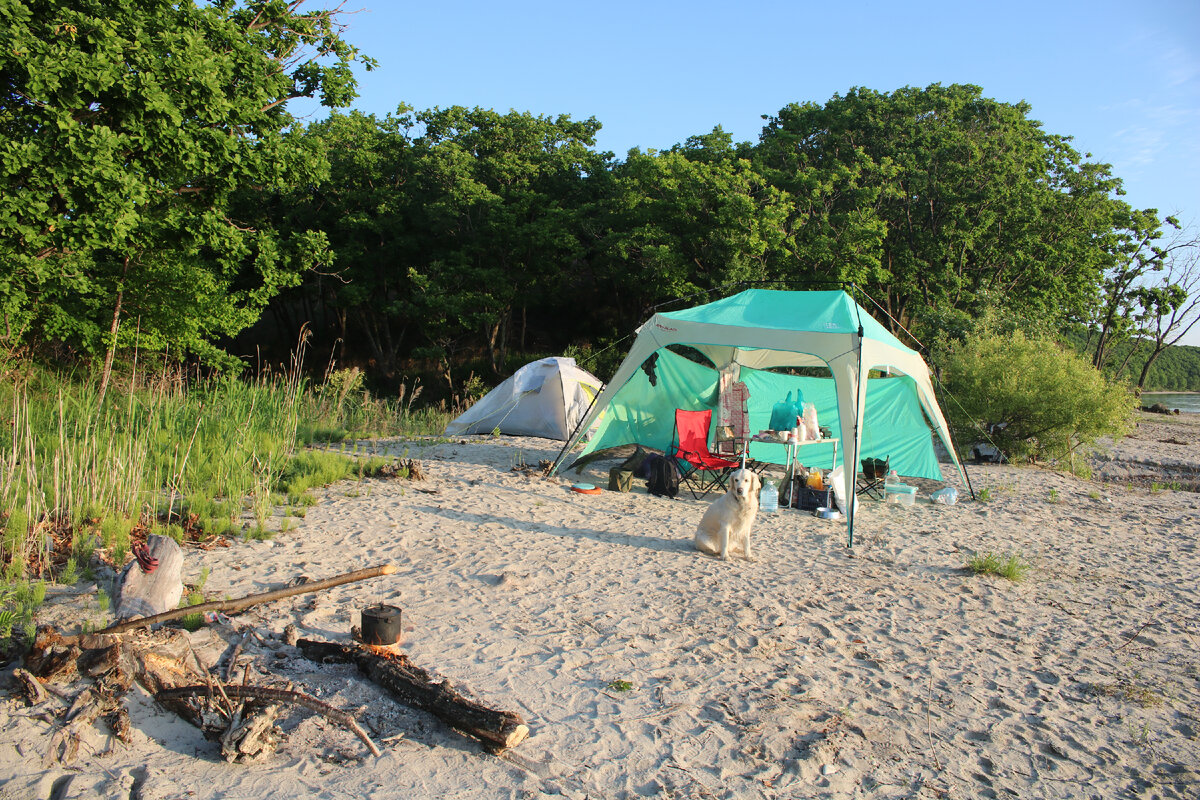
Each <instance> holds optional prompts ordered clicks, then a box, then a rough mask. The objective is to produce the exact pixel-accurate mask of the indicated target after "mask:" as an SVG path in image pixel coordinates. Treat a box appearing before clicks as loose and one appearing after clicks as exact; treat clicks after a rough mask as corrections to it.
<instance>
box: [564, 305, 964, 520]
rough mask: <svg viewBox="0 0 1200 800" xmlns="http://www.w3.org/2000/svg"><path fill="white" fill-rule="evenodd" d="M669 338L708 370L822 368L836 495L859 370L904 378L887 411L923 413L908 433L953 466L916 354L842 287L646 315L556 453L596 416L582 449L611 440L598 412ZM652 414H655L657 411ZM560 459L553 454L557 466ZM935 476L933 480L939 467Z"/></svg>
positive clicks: (700, 400)
mask: <svg viewBox="0 0 1200 800" xmlns="http://www.w3.org/2000/svg"><path fill="white" fill-rule="evenodd" d="M669 345H688V346H690V347H693V348H695V349H696V350H698V351H699V352H701V353H703V354H704V355H705V356H706V357H707V358H708V359H710V360H711V361H712V363H713V365H714V366H715V367H716V368H717V369H721V368H724V367H727V366H728V365H730V364H738V365H741V366H744V367H749V368H751V369H754V370H766V369H770V368H780V367H828V368H829V370H830V372H831V373H832V382H833V385H834V388H835V395H836V412H837V413H836V417H837V419H838V429H837V434H836V435H837V437H838V438H840V439H841V441H842V443H843V444H842V447H841V448H840V449H839V451H838V455H839V456H840V457H841V458H840V461H841V464H842V466H843V473H842V481H843V486H842V487H841V488H842V489H843V491H844V493H843V496H844V497H852V496H853V495H854V483H855V476H856V474H857V472H858V463H859V460H860V457H861V455H860V454H861V453H862V436H863V429H864V412H865V410H866V408H867V404H868V399H869V396H868V390H867V389H868V381H867V376H868V374H869V373H870V371H871V370H872V369H875V370H885V371H887V372H889V373H898V374H900V375H902V376H905V379H906V380H904V381H903V382H902V383H899V384H892V385H893V386H899V385H903V386H904V387H905V392H907V394H908V396H909V397H911V399H912V402H911V403H909V404H907V405H906V406H905V408H904V409H900V407H899V406H897V407H896V410H895V412H894V413H897V414H903V415H904V417H903V419H904V420H905V421H906V423H907V421H911V419H912V418H913V417H914V416H915V417H917V418H919V417H920V416H922V415H923V416H924V417H925V418H926V420H927V421H928V426H929V427H925V425H924V421H922V425H921V430H922V431H923V433H920V434H911V435H914V436H918V435H923V436H925V437H926V438H928V435H929V429H930V428H932V429H933V431H934V432H935V433H936V434H937V436H938V437H939V438H940V440H941V441H942V444H943V445H944V447H945V449H946V451H947V452H948V453H950V456H951V458H952V459H953V460H954V463H955V465H956V466H958V467H959V469H960V471H961V465H959V464H958V460H957V457H956V456H955V455H954V448H953V445H952V443H951V440H950V433H949V429H948V428H947V425H946V421H945V418H944V417H943V416H942V412H941V409H940V408H939V407H938V404H937V400H936V397H935V395H934V391H933V386H932V384H931V382H930V377H929V369H928V367H927V366H926V365H925V362H924V360H923V359H922V358H921V356H920V354H918V353H917V352H916V351H914V350H912V349H911V348H909V347H906V346H905V345H903V344H902V343H901V342H900V341H899V340H898V339H897V338H896V337H895V336H894V335H892V334H891V333H890V332H889V331H888V330H887V329H886V328H884V327H883V326H882V325H881V324H880V323H879V322H878V321H877V320H875V319H874V318H873V317H872V316H871V315H870V314H868V313H867V312H866V311H865V310H864V309H863V308H862V307H861V306H859V305H858V303H856V302H855V301H854V299H853V298H851V297H850V296H849V295H848V294H846V293H845V292H842V291H827V292H795V291H776V290H768V289H748V290H746V291H743V292H740V293H738V294H735V295H732V296H731V297H727V298H724V299H721V300H716V301H714V302H711V303H706V304H704V305H700V306H696V307H694V308H687V309H683V310H680V311H672V312H665V313H659V314H655V315H654V316H652V317H651V318H650V319H649V320H647V321H646V322H645V323H644V324H643V325H642V326H641V327H640V328H639V329H638V336H637V339H636V340H635V341H634V343H633V346H632V347H631V348H630V351H629V355H628V356H627V357H626V359H625V361H624V362H622V364H621V366H620V367H619V368H618V369H617V373H616V375H614V376H613V379H612V380H611V381H609V383H608V385H607V386H606V387H605V389H604V391H603V392H601V393H600V396H599V397H598V398H597V400H596V403H595V404H594V405H593V407H592V409H591V411H590V412H589V413H588V415H587V417H586V418H585V419H584V421H583V423H582V424H581V426H580V428H579V429H578V430H577V431H576V432H575V434H574V435H573V436H572V437H571V438H570V439H568V441H567V447H566V448H565V449H564V454H565V453H566V452H567V451H568V450H569V449H570V447H571V446H573V445H574V444H576V443H577V442H578V441H579V439H580V438H582V432H583V431H586V430H587V429H588V428H589V427H590V426H592V425H593V424H594V423H595V422H597V420H599V422H600V428H599V430H598V433H597V436H596V437H595V438H593V440H592V443H591V444H590V445H589V446H588V448H587V449H586V450H585V451H584V454H586V453H587V452H590V451H592V450H594V449H599V448H600V447H602V446H609V443H610V442H612V438H611V437H609V436H607V435H606V434H607V433H608V431H609V430H611V429H612V427H613V423H611V422H609V421H608V419H607V417H606V416H604V415H612V416H614V417H616V416H618V415H619V414H621V413H622V412H621V411H620V410H615V411H610V409H611V408H612V404H613V401H614V399H615V398H616V396H617V394H618V392H621V391H623V387H625V386H626V385H627V384H629V383H630V381H631V380H633V379H634V378H635V377H636V376H637V374H638V373H639V372H641V369H640V368H641V367H642V365H643V364H644V363H645V362H646V360H647V359H648V358H650V357H651V356H652V355H654V354H655V353H658V352H660V351H662V350H663V349H664V348H666V347H668V346H669ZM777 399H780V398H771V401H772V402H774V401H775V400H777ZM870 400H871V403H872V405H875V404H877V403H879V402H880V400H879V398H878V397H876V396H875V395H874V393H871V396H870ZM668 402H670V403H675V404H676V407H679V408H697V407H706V406H705V404H706V403H708V402H710V401H709V400H708V399H706V398H704V397H703V396H701V397H697V396H696V395H695V390H694V389H693V390H692V391H687V390H674V394H673V396H671V397H670V399H669V400H668ZM624 407H625V408H626V409H628V408H629V407H630V406H629V405H625V406H624ZM644 411H645V409H642V411H641V412H639V413H641V414H642V416H643V417H644V418H643V419H642V420H641V422H639V425H638V426H635V427H638V428H639V429H640V426H641V425H645V424H647V423H648V422H649V420H648V419H646V418H645V417H646V416H648V415H646V414H645V413H642V412H644ZM652 416H654V418H655V420H657V419H658V414H657V413H653V414H652ZM869 418H870V417H867V419H869ZM897 419H900V417H897ZM650 424H653V423H650ZM629 430H631V431H632V430H634V427H630V428H629ZM634 441H636V440H634ZM561 460H562V457H560V459H559V461H560V463H561ZM555 467H556V468H557V467H558V464H556V465H555ZM910 474H912V473H910ZM938 477H941V475H940V470H938ZM849 505H850V508H848V509H847V514H846V518H847V526H848V528H849V530H850V534H851V543H853V530H854V513H855V508H854V507H855V504H853V503H851V504H849Z"/></svg>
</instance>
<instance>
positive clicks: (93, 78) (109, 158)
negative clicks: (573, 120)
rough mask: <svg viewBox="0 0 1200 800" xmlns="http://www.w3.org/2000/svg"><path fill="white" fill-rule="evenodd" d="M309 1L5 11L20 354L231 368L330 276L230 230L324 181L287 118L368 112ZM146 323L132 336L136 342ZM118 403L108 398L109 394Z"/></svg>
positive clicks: (286, 244)
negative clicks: (127, 356)
mask: <svg viewBox="0 0 1200 800" xmlns="http://www.w3.org/2000/svg"><path fill="white" fill-rule="evenodd" d="M299 6H300V2H282V0H249V2H245V3H236V2H233V0H216V1H215V2H210V3H203V4H199V5H198V4H196V3H194V2H191V1H190V0H181V1H180V2H168V1H167V0H135V1H134V2H126V1H125V0H54V1H53V2H51V1H50V0H26V2H19V1H18V0H10V1H9V2H6V3H4V4H3V5H2V6H0V186H2V187H3V191H0V262H2V263H3V267H2V269H3V273H2V277H0V312H2V313H3V314H4V323H5V326H6V327H5V330H4V333H5V335H8V336H13V335H16V334H18V333H19V332H21V331H30V332H32V333H33V334H34V335H38V336H43V337H50V338H60V339H62V340H65V341H66V342H68V343H69V344H71V345H73V346H76V347H78V348H81V349H82V350H84V351H85V352H90V353H95V352H99V351H100V350H104V351H106V359H105V368H104V373H103V378H102V385H106V383H107V379H108V372H109V368H110V366H111V363H112V357H113V353H114V351H115V350H116V349H117V348H118V347H120V346H122V345H127V344H129V343H131V342H133V341H134V339H135V337H136V338H138V339H139V340H140V342H141V343H142V344H143V345H144V346H148V347H168V346H169V347H171V348H173V349H176V350H185V351H192V352H197V353H200V354H204V355H209V356H216V355H217V353H216V351H215V349H214V348H213V347H212V346H211V342H212V340H213V339H214V338H216V337H218V336H223V335H228V334H231V333H233V332H236V331H238V330H240V329H242V328H244V327H246V326H247V325H248V324H250V323H251V322H253V321H254V320H255V319H256V318H257V316H258V315H259V313H260V311H261V309H262V308H263V306H264V304H265V303H266V302H267V300H268V299H269V298H270V297H271V296H272V295H273V294H274V293H275V292H276V291H277V290H278V289H279V288H280V287H281V286H285V285H288V284H289V283H292V282H294V281H295V280H296V275H297V271H298V269H299V267H300V266H301V265H303V264H310V263H313V262H315V261H316V260H318V259H319V258H320V257H321V254H322V253H323V250H324V241H323V237H322V236H321V235H319V234H314V233H306V232H302V233H298V234H297V235H294V236H292V237H290V239H288V240H284V239H282V238H281V237H279V236H277V235H276V234H275V233H273V232H272V231H269V230H263V229H257V228H255V227H254V225H253V224H251V223H250V222H249V221H247V220H238V219H234V218H231V216H230V206H231V202H232V198H233V196H234V194H235V193H236V192H238V191H239V190H243V189H245V188H247V187H255V188H256V189H258V190H268V189H275V188H280V187H284V186H287V185H291V184H294V183H297V182H301V181H314V180H317V179H319V178H320V177H321V175H322V174H323V171H324V169H325V164H324V162H323V161H322V159H321V158H320V157H319V153H318V152H317V151H315V150H314V149H313V148H311V147H308V146H306V145H305V143H304V142H303V140H302V138H301V137H300V136H299V135H298V134H296V133H294V132H291V131H290V125H291V123H292V118H291V117H290V115H289V114H288V113H287V111H286V103H287V101H288V100H290V99H293V98H297V97H313V96H319V97H320V99H321V102H322V103H324V104H326V105H328V106H333V107H336V106H341V105H345V104H346V103H348V102H349V101H350V100H351V99H352V98H353V97H354V81H353V78H352V76H351V73H350V64H351V62H353V61H355V60H363V61H366V62H367V66H368V67H369V66H371V63H370V61H369V60H368V59H365V58H362V57H360V56H359V54H358V53H357V51H356V50H355V49H354V48H353V47H351V46H349V45H348V44H346V43H345V42H344V41H342V39H341V38H340V36H339V33H340V28H339V26H338V24H337V18H336V16H335V13H334V12H330V11H325V10H320V11H313V12H309V13H303V12H301V11H300V10H299V8H298V7H299ZM132 319H136V320H137V324H136V325H133V324H123V320H132ZM102 394H103V392H102Z"/></svg>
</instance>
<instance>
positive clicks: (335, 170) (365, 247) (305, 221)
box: [244, 106, 427, 377]
mask: <svg viewBox="0 0 1200 800" xmlns="http://www.w3.org/2000/svg"><path fill="white" fill-rule="evenodd" d="M408 112H409V109H407V107H404V106H401V108H400V114H401V115H404V114H407V113H408ZM305 138H306V140H307V143H308V144H309V145H312V146H314V147H316V148H318V149H319V150H320V152H321V153H322V154H323V155H324V157H325V158H326V159H328V161H329V165H330V167H329V174H328V176H326V177H325V178H324V179H322V180H321V181H320V182H318V183H314V184H302V185H299V186H296V187H295V188H294V189H293V190H292V191H289V192H285V193H282V194H281V195H279V196H278V197H277V198H273V200H272V204H271V208H270V209H269V210H268V212H269V213H270V215H271V216H272V219H273V221H274V222H273V224H274V225H275V226H276V227H277V228H279V229H281V230H288V231H305V230H320V231H322V232H324V233H325V235H326V236H327V237H328V240H329V247H330V250H331V251H332V253H333V264H332V266H331V267H329V268H327V269H317V270H309V271H308V272H307V273H305V275H304V279H303V283H302V285H300V286H298V287H296V288H294V289H288V290H285V291H284V292H282V293H281V294H280V295H279V297H278V298H277V299H276V300H275V301H273V302H272V304H271V310H272V316H273V318H274V321H275V324H276V326H277V327H278V328H279V329H281V332H282V333H283V334H284V335H285V337H286V338H287V339H289V340H290V338H291V337H293V336H295V334H296V332H297V331H299V330H300V328H301V326H302V325H304V324H308V325H311V326H312V327H313V329H314V330H315V332H316V333H317V334H318V337H319V338H320V339H322V340H326V341H328V342H334V341H336V342H338V343H339V344H340V348H339V350H338V352H339V353H341V355H342V357H343V360H346V358H352V359H357V360H360V361H366V362H368V363H370V364H372V365H373V367H374V372H375V373H376V375H378V376H382V377H391V376H393V375H394V374H395V373H396V371H397V368H398V366H397V365H398V363H399V359H400V358H401V356H402V354H403V353H404V351H405V348H406V346H411V343H410V342H409V339H410V338H411V337H410V335H409V325H410V324H411V323H412V317H411V316H410V315H409V314H408V313H406V312H407V309H408V308H409V307H410V306H411V301H412V283H411V280H410V279H409V275H408V270H409V268H410V267H413V266H418V265H420V264H421V263H422V262H421V256H422V245H423V244H425V240H426V238H427V237H422V236H421V235H420V232H419V231H418V230H416V229H415V227H416V225H415V220H414V216H415V215H417V214H418V213H419V209H418V207H417V206H418V203H419V201H420V198H419V197H418V196H417V194H416V192H415V191H414V189H413V185H414V184H415V183H416V180H415V176H416V170H417V164H416V161H415V156H414V151H413V147H412V140H411V137H410V136H409V134H408V131H407V130H406V129H405V128H404V127H403V124H402V119H401V117H398V116H394V115H388V116H386V117H385V118H384V119H378V118H376V117H375V116H373V115H365V114H361V113H358V112H350V113H349V114H345V115H343V114H337V113H335V114H332V115H330V117H329V118H328V119H326V120H323V121H320V122H315V123H313V124H311V125H309V126H308V129H307V130H306V133H305ZM244 199H245V200H246V202H247V203H254V202H256V201H258V200H259V198H258V197H246V198H244ZM351 342H353V343H354V347H353V348H348V346H347V345H348V343H351Z"/></svg>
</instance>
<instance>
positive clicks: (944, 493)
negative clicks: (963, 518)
mask: <svg viewBox="0 0 1200 800" xmlns="http://www.w3.org/2000/svg"><path fill="white" fill-rule="evenodd" d="M929 497H930V498H931V499H932V500H933V502H935V503H940V504H942V505H944V506H952V505H954V504H955V503H957V502H958V489H955V488H954V487H953V486H945V487H943V488H941V489H938V490H937V491H936V492H934V493H933V494H931V495H930V496H929Z"/></svg>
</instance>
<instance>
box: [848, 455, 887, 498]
mask: <svg viewBox="0 0 1200 800" xmlns="http://www.w3.org/2000/svg"><path fill="white" fill-rule="evenodd" d="M891 462H892V457H891V456H888V457H887V458H884V459H879V458H864V459H863V461H862V473H860V474H859V477H858V482H857V483H856V484H855V486H854V493H855V494H865V495H867V496H868V497H874V498H875V499H876V500H883V499H884V496H883V493H884V482H885V481H886V480H887V474H888V470H889V469H891Z"/></svg>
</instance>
